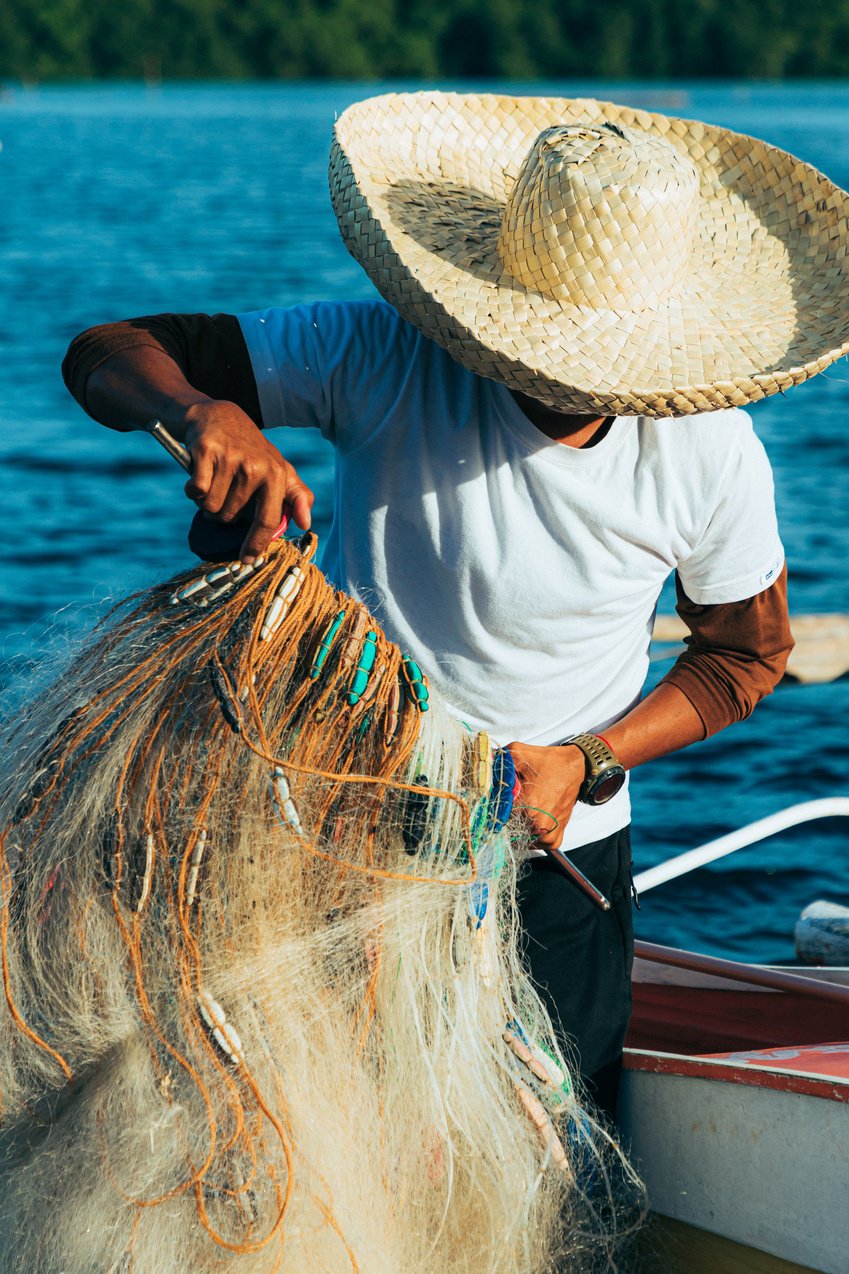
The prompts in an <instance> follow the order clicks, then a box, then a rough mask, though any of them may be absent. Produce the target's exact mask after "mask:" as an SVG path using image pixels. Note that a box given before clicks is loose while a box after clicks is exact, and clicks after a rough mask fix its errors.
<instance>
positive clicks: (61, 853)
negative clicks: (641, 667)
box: [0, 536, 628, 1274]
mask: <svg viewBox="0 0 849 1274" xmlns="http://www.w3.org/2000/svg"><path fill="white" fill-rule="evenodd" d="M314 549H315V538H314V537H313V536H305V537H304V538H303V539H302V540H301V541H298V542H294V541H288V542H283V543H281V544H278V545H276V546H273V547H272V549H271V551H270V553H269V554H268V555H267V557H266V558H265V559H264V560H260V562H259V563H257V565H256V566H254V567H249V566H242V565H240V564H239V563H234V564H232V565H230V566H227V565H224V566H220V567H217V568H216V569H215V570H210V569H209V568H208V567H205V568H203V570H202V571H200V572H199V571H194V572H192V573H190V574H187V575H184V576H182V577H180V578H178V579H177V580H176V581H171V582H170V583H169V584H165V585H162V586H161V587H157V588H154V589H153V590H151V591H149V592H147V593H145V594H143V595H141V596H140V597H137V598H135V599H130V601H129V602H128V603H127V604H126V605H125V606H124V607H122V608H119V610H118V611H117V612H116V613H115V614H113V615H112V616H111V617H110V619H109V620H108V621H107V622H106V624H105V625H104V626H103V627H102V628H101V629H100V630H99V632H98V633H97V634H96V635H95V638H94V640H93V641H92V643H91V644H90V645H89V647H88V648H87V649H85V650H83V651H82V653H81V654H79V655H78V656H77V658H76V660H75V661H74V662H73V663H72V665H71V666H70V668H69V669H68V670H67V671H66V672H65V673H64V675H63V676H62V677H61V678H60V679H59V680H58V681H57V682H56V683H55V684H54V685H53V686H51V687H50V688H49V689H48V690H46V691H45V692H43V693H42V694H40V695H39V696H38V697H37V698H35V699H34V701H33V702H31V703H30V704H29V705H28V706H27V708H26V710H25V711H24V712H23V713H22V714H19V715H18V717H17V718H16V719H15V721H14V722H12V723H10V724H9V725H8V726H7V731H6V737H5V740H4V744H3V754H2V766H0V780H1V781H2V789H0V827H2V829H3V830H2V833H0V851H2V852H0V889H2V899H1V900H0V901H2V910H1V911H0V948H2V974H3V982H4V989H5V1002H6V1008H5V1020H4V1021H3V1025H2V1030H0V1087H2V1102H3V1105H2V1123H0V1270H2V1271H3V1272H4V1274H11V1272H13V1271H14V1272H15V1274H17V1272H19V1271H20V1272H21V1274H23V1271H27V1274H30V1272H31V1271H33V1270H38V1271H40V1274H59V1272H60V1271H65V1274H104V1272H105V1271H115V1272H118V1271H125V1270H134V1271H137V1272H139V1274H170V1272H173V1274H177V1272H181V1274H183V1272H185V1271H189V1270H190V1271H193V1272H198V1271H214V1270H216V1271H217V1270H228V1271H229V1270H234V1271H258V1272H262V1274H264V1272H265V1271H283V1272H292V1274H294V1272H295V1271H297V1272H298V1274H303V1272H304V1271H311V1272H312V1271H321V1272H324V1271H326V1272H327V1274H337V1272H339V1274H342V1272H344V1271H352V1270H354V1271H361V1272H362V1274H384V1272H386V1274H390V1272H391V1274H422V1272H423V1271H426V1270H431V1269H439V1270H444V1271H446V1272H447V1274H461V1272H466V1271H468V1272H469V1274H472V1271H474V1274H487V1272H490V1271H491V1272H493V1274H494V1272H495V1271H504V1272H505V1274H506V1272H518V1271H534V1272H537V1271H540V1272H541V1271H546V1270H554V1269H557V1270H566V1269H576V1270H577V1269H584V1268H591V1267H592V1266H594V1265H595V1264H596V1263H598V1262H599V1261H600V1262H601V1267H602V1268H610V1267H612V1263H613V1259H614V1258H613V1255H612V1253H613V1251H614V1249H615V1245H616V1242H617V1238H618V1232H619V1230H621V1228H622V1226H621V1222H619V1221H617V1208H616V1200H615V1197H614V1196H615V1194H616V1190H615V1188H614V1187H613V1186H612V1185H611V1176H610V1172H611V1168H610V1165H611V1163H614V1164H615V1163H617V1162H619V1164H620V1166H619V1168H618V1172H619V1176H620V1178H623V1177H627V1175H628V1173H627V1169H626V1168H623V1167H622V1166H621V1160H617V1158H616V1155H615V1153H614V1152H613V1151H612V1150H611V1144H612V1143H611V1142H610V1139H609V1137H607V1135H606V1134H605V1133H603V1132H602V1131H601V1130H600V1129H599V1128H598V1127H597V1126H596V1125H595V1124H594V1123H593V1121H592V1120H591V1119H590V1118H589V1116H588V1115H587V1114H586V1112H585V1111H583V1110H582V1109H581V1106H580V1105H579V1104H578V1100H577V1098H576V1096H575V1093H574V1091H573V1087H572V1085H571V1083H570V1079H569V1069H568V1067H567V1064H566V1061H565V1059H564V1057H563V1055H562V1053H561V1051H560V1048H559V1046H558V1044H557V1041H556V1039H555V1037H554V1034H553V1032H552V1028H551V1024H550V1021H549V1019H548V1018H547V1016H546V1014H545V1011H544V1009H543V1007H542V1005H541V1003H540V1001H539V999H538V998H537V996H536V994H535V993H534V991H533V989H532V988H531V985H530V983H529V981H528V978H527V976H526V974H525V972H524V970H523V967H522V962H521V958H520V955H519V950H520V946H519V941H518V938H519V934H518V926H517V920H516V915H515V903H514V892H515V891H514V885H515V873H516V866H517V863H518V862H519V861H520V859H521V849H522V846H521V832H520V830H519V829H517V828H516V827H515V826H514V824H515V823H516V820H515V819H512V820H510V819H508V815H509V813H510V806H511V803H512V773H511V768H510V763H509V756H508V755H507V754H506V753H503V752H499V751H497V750H496V751H495V752H494V751H493V749H492V747H491V745H490V742H489V740H488V739H487V737H486V735H484V734H482V733H477V734H476V733H473V732H471V731H470V730H468V729H467V728H465V727H464V726H463V725H462V724H460V723H458V722H456V721H453V720H451V719H449V718H448V716H447V715H446V714H445V713H444V712H443V711H442V710H441V708H440V705H439V704H438V703H436V702H435V701H434V699H433V698H430V697H429V694H428V689H427V683H426V681H425V678H424V677H423V676H422V674H421V671H420V670H419V668H418V667H417V665H416V664H415V662H414V660H413V659H412V658H411V657H410V656H409V655H405V654H403V653H402V652H401V651H399V650H398V648H397V647H395V646H394V645H392V643H391V642H389V641H388V640H387V638H386V637H385V635H384V634H383V632H382V631H381V629H380V627H379V625H378V624H377V623H376V622H375V621H374V620H373V619H372V618H371V617H370V615H369V614H368V612H367V610H366V609H365V608H364V607H363V606H361V605H359V604H357V603H355V602H353V601H352V600H351V599H350V598H348V597H346V596H345V595H344V594H341V593H338V592H336V591H335V590H334V589H333V588H331V587H330V585H329V584H328V583H327V581H326V580H325V578H324V577H323V575H322V574H321V572H320V571H319V570H318V568H317V567H316V566H315V565H314V564H313V563H312V561H311V558H312V555H313V552H314Z"/></svg>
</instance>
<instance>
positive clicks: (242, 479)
mask: <svg viewBox="0 0 849 1274" xmlns="http://www.w3.org/2000/svg"><path fill="white" fill-rule="evenodd" d="M261 483H262V477H261V476H259V475H256V474H254V473H252V472H251V471H250V470H239V471H238V472H237V473H236V474H235V476H234V477H233V479H232V481H231V483H230V488H229V490H228V492H227V494H226V496H225V497H224V501H223V503H222V505H221V507H220V509H219V510H218V517H219V519H220V520H221V521H222V522H233V521H235V519H236V518H237V517H238V516H239V514H240V513H242V512H243V511H244V508H245V505H246V504H248V503H249V502H250V500H251V499H252V498H253V496H254V494H255V493H256V491H257V489H258V488H259V486H260V485H261Z"/></svg>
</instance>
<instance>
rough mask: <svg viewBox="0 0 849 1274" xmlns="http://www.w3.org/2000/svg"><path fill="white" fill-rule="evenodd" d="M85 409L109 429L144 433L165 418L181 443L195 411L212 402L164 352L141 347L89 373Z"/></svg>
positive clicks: (113, 356)
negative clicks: (145, 429)
mask: <svg viewBox="0 0 849 1274" xmlns="http://www.w3.org/2000/svg"><path fill="white" fill-rule="evenodd" d="M85 398H86V401H85V406H86V410H87V411H88V412H89V414H90V415H92V416H93V417H94V419H95V420H98V421H100V423H101V424H102V425H107V426H108V427H109V428H110V429H118V430H121V431H122V432H123V431H128V430H132V429H142V428H144V426H145V425H146V424H147V423H148V421H150V420H154V419H155V420H161V421H162V423H163V424H164V425H165V426H166V427H167V428H168V429H169V430H170V432H171V433H172V434H173V435H174V436H175V437H176V438H179V439H180V440H181V441H182V440H183V439H184V438H185V436H186V431H187V429H188V428H189V426H190V425H191V423H192V408H193V407H196V406H198V405H199V404H201V403H210V402H212V401H213V400H212V399H211V398H210V397H209V395H208V394H204V393H202V392H201V391H200V390H198V389H196V388H195V387H194V386H193V385H190V384H189V382H188V381H187V380H186V377H185V376H184V374H183V372H182V371H181V370H180V368H179V367H178V366H177V364H176V363H175V362H174V360H173V359H172V358H171V357H170V356H169V355H168V354H166V353H165V351H164V350H159V349H154V348H152V347H151V346H149V345H138V346H135V347H134V348H132V349H128V350H125V351H123V352H122V353H119V354H113V355H112V357H111V358H109V359H108V360H107V361H106V362H105V363H102V364H101V365H100V366H99V367H97V368H95V370H94V371H93V372H91V373H90V375H89V376H88V379H87V382H86V395H85Z"/></svg>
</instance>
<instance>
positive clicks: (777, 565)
mask: <svg viewBox="0 0 849 1274" xmlns="http://www.w3.org/2000/svg"><path fill="white" fill-rule="evenodd" d="M781 562H782V559H781V558H780V557H777V558H776V559H775V561H774V562H773V564H772V566H771V567H770V568H769V570H768V571H765V572H764V573H763V575H762V576H761V578H760V584H761V586H762V587H763V588H766V586H767V585H768V584H771V583H772V581H773V580H774V579H775V578H776V576H777V575H778V573H779V572H780V570H781Z"/></svg>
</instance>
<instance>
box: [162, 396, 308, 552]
mask: <svg viewBox="0 0 849 1274" xmlns="http://www.w3.org/2000/svg"><path fill="white" fill-rule="evenodd" d="M185 420H186V427H185V432H184V434H183V437H184V441H185V443H186V446H187V447H188V448H189V450H190V451H191V453H192V461H193V465H194V468H193V471H192V476H191V478H190V479H189V480H188V482H187V483H186V495H187V496H188V497H189V499H190V500H193V501H194V502H195V504H197V506H198V507H199V508H200V509H202V510H203V511H204V513H206V514H207V515H208V516H210V517H211V518H213V520H215V521H217V522H224V523H228V522H233V521H235V520H236V519H237V518H238V517H239V516H240V515H242V516H244V511H245V508H246V506H248V505H249V504H251V502H253V504H252V507H251V509H250V511H249V516H251V517H252V519H253V520H252V522H251V528H250V530H249V532H248V534H247V536H246V537H245V540H244V543H243V544H242V547H241V550H240V553H239V556H240V557H241V559H242V561H243V562H252V561H254V560H255V559H256V558H257V557H259V555H260V554H261V553H263V552H264V551H265V549H266V548H267V547H268V545H269V543H270V542H271V539H272V536H273V535H274V533H275V531H277V530H278V528H279V526H280V523H281V521H282V520H283V515H284V514H288V515H289V516H290V517H291V518H292V519H293V520H294V521H295V522H296V523H297V524H298V526H299V527H301V528H302V529H303V530H305V531H306V530H309V527H310V522H311V510H312V505H313V501H314V499H315V496H314V495H313V493H312V491H311V490H310V488H309V487H308V486H307V485H306V483H304V482H302V481H301V479H300V478H299V477H298V474H297V471H296V470H295V468H294V467H293V466H292V465H291V464H289V462H288V460H285V459H284V458H283V456H282V455H281V454H280V452H279V451H278V450H277V448H276V447H275V446H273V445H272V443H270V442H269V441H268V439H267V438H266V437H265V435H264V434H263V432H262V430H261V429H259V428H258V427H257V426H256V425H255V424H254V422H253V421H252V420H251V418H250V416H248V415H247V414H246V413H245V412H244V411H242V409H241V408H240V407H237V406H236V404H235V403H228V402H222V401H218V400H211V399H208V400H206V401H205V402H200V403H194V404H193V405H192V406H190V407H189V408H188V409H187V411H186V414H185Z"/></svg>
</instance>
